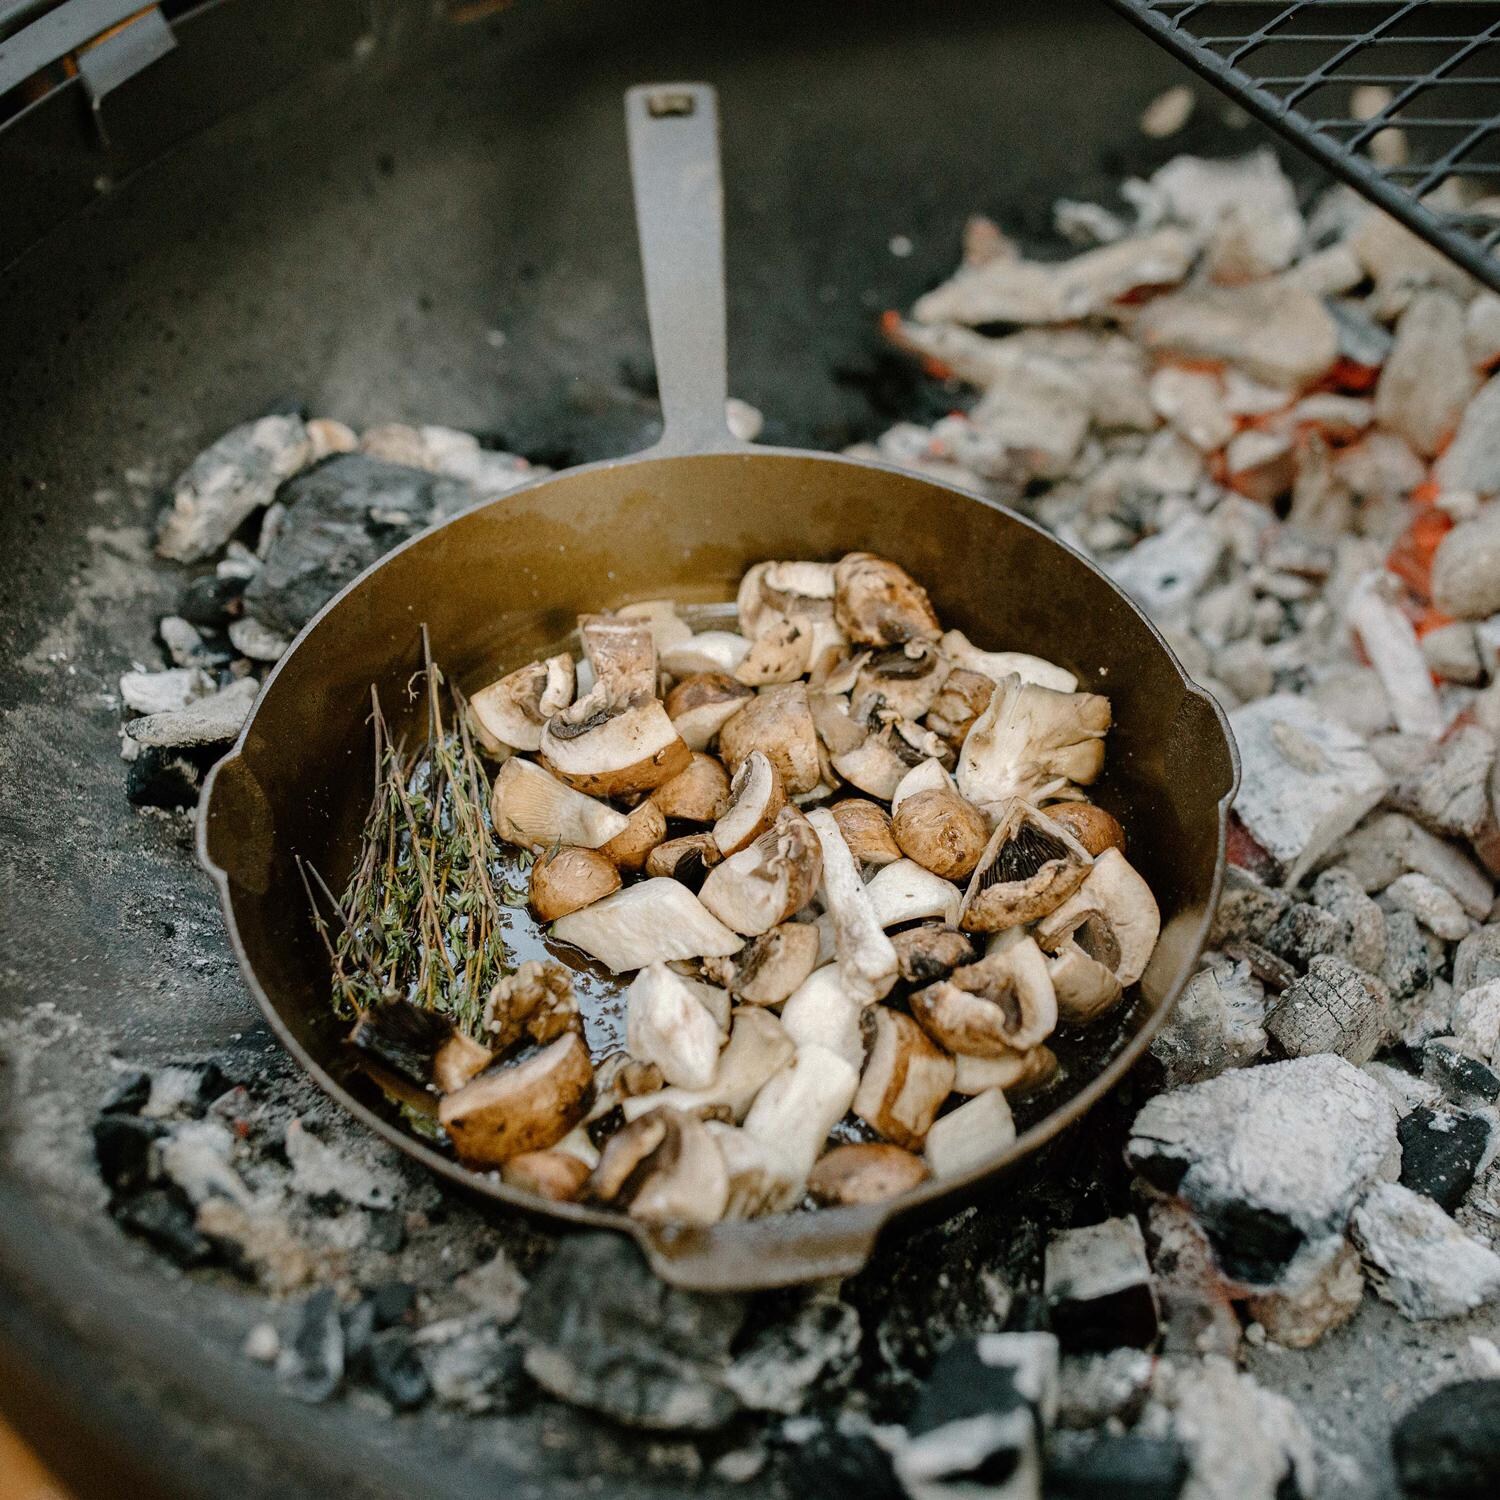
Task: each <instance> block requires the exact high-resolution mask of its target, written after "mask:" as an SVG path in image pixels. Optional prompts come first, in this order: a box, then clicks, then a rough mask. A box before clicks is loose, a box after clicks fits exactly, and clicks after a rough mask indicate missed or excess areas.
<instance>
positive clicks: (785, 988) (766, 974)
mask: <svg viewBox="0 0 1500 1500" xmlns="http://www.w3.org/2000/svg"><path fill="white" fill-rule="evenodd" d="M817 961H818V929H817V927H816V926H814V925H813V924H812V923H810V922H782V923H781V924H780V925H779V926H776V927H773V928H772V929H771V930H770V931H769V932H766V933H762V934H761V936H760V937H758V938H756V939H755V940H754V941H753V942H749V943H746V944H745V946H744V947H743V948H741V949H740V951H739V952H738V953H737V954H735V956H734V957H733V958H710V959H705V960H704V963H703V971H704V973H705V974H706V975H707V976H708V977H709V978H710V979H711V980H713V982H714V983H715V984H721V985H723V986H724V988H725V989H726V990H728V991H729V993H730V994H731V995H733V996H734V997H735V998H736V999H738V1000H743V1001H744V1002H745V1003H746V1004H747V1005H780V1004H781V1002H782V1001H783V1000H785V999H786V998H787V996H789V995H790V994H791V993H792V991H793V990H795V989H796V988H797V986H798V985H799V984H801V983H802V981H803V980H804V979H806V978H807V976H808V975H809V974H811V973H812V971H813V966H814V965H815V964H816V963H817Z"/></svg>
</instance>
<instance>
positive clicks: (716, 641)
mask: <svg viewBox="0 0 1500 1500" xmlns="http://www.w3.org/2000/svg"><path fill="white" fill-rule="evenodd" d="M749 650H750V642H749V641H747V640H746V639H745V637H744V636H742V635H738V634H736V633H735V632H734V631H732V630H700V631H699V632H698V634H697V635H695V636H691V637H689V638H688V639H687V640H685V641H679V642H677V643H675V644H674V645H671V646H665V647H663V648H662V652H661V665H662V668H663V669H664V670H665V671H668V672H670V673H671V674H672V675H673V676H674V677H681V678H683V679H684V680H689V679H690V678H691V677H693V676H695V675H702V674H705V673H706V674H709V675H711V676H715V677H720V676H722V677H726V678H727V679H728V680H729V681H730V682H734V677H733V675H732V674H733V672H734V669H735V668H736V667H737V666H739V664H740V663H741V662H742V661H744V659H745V656H746V653H747V652H748V651H749ZM734 685H735V686H736V687H740V686H741V684H740V683H737V682H735V683H734ZM679 686H681V684H679ZM673 717H674V718H675V717H676V715H675V714H674V715H673ZM699 748H702V747H701V746H700V747H699Z"/></svg>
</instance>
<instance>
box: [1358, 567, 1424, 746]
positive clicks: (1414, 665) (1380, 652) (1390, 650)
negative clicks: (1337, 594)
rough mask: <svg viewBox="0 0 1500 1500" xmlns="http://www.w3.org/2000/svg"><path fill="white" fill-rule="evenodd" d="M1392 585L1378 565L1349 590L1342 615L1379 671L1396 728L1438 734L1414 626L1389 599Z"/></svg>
mask: <svg viewBox="0 0 1500 1500" xmlns="http://www.w3.org/2000/svg"><path fill="white" fill-rule="evenodd" d="M1392 584H1393V579H1392V577H1391V575H1390V574H1389V573H1387V572H1385V571H1384V570H1383V569H1377V570H1372V571H1371V572H1370V573H1368V574H1366V575H1365V577H1364V578H1362V579H1361V580H1360V581H1359V583H1358V584H1357V585H1356V586H1355V588H1354V589H1353V590H1352V591H1351V593H1350V595H1349V599H1348V602H1347V604H1346V606H1345V616H1346V618H1347V619H1348V622H1349V628H1350V629H1351V630H1352V631H1353V632H1354V633H1355V634H1356V635H1357V636H1358V637H1359V641H1360V644H1361V645H1362V646H1363V647H1364V651H1365V655H1366V656H1368V657H1369V659H1370V663H1371V665H1372V666H1373V667H1374V668H1375V670H1376V671H1377V672H1378V673H1379V674H1380V680H1381V682H1382V683H1383V684H1384V685H1385V692H1386V698H1387V699H1388V700H1389V702H1390V705H1391V712H1392V713H1393V715H1394V716H1395V720H1396V727H1397V729H1399V730H1400V731H1401V732H1402V733H1403V734H1415V735H1421V736H1423V737H1424V738H1426V739H1431V738H1433V737H1434V736H1436V735H1438V734H1440V733H1442V730H1443V726H1444V725H1445V724H1446V723H1447V718H1446V716H1445V714H1444V713H1443V708H1442V705H1441V704H1440V703H1439V702H1438V695H1437V689H1436V688H1435V687H1434V686H1433V682H1432V673H1431V671H1430V670H1429V668H1428V666H1427V660H1426V658H1425V657H1424V656H1423V655H1422V648H1421V645H1420V644H1419V643H1418V641H1417V633H1416V629H1415V628H1414V627H1413V625H1412V623H1411V621H1410V620H1409V619H1407V617H1406V615H1405V614H1404V613H1403V612H1402V611H1401V610H1400V609H1399V608H1398V607H1397V605H1396V603H1395V601H1394V599H1393V598H1392V592H1393V590H1392Z"/></svg>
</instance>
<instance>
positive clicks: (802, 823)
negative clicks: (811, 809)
mask: <svg viewBox="0 0 1500 1500" xmlns="http://www.w3.org/2000/svg"><path fill="white" fill-rule="evenodd" d="M818 846H819V840H818V839H817V838H816V837H815V836H814V834H813V830H812V829H811V828H810V827H809V825H808V820H807V819H806V818H805V817H804V816H803V815H802V814H801V813H800V812H798V811H797V809H796V808H794V807H783V808H782V810H781V811H780V812H779V813H778V814H777V816H776V821H775V823H773V824H772V825H771V827H770V828H769V829H767V831H766V832H765V833H763V834H761V836H760V837H759V838H758V839H756V840H755V842H754V843H753V844H751V845H750V846H749V847H748V848H746V849H741V850H740V851H739V853H738V854H732V855H730V856H729V858H728V859H726V860H725V861H724V862H723V863H722V864H720V865H717V866H715V867H714V869H713V870H712V871H711V872H710V873H709V877H708V879H707V880H705V881H704V882H703V889H702V890H701V892H700V893H699V895H700V898H701V900H702V902H703V904H704V906H706V907H707V908H708V910H709V911H711V912H712V913H713V914H714V916H716V917H717V918H718V919H719V920H720V921H721V922H723V923H724V924H725V925H726V926H727V927H731V928H733V929H734V931H736V932H742V933H744V934H745V935H746V936H748V937H756V936H758V935H759V934H761V933H763V932H769V931H770V930H771V928H773V927H775V926H776V924H777V923H778V922H784V921H785V920H786V919H787V918H788V917H790V916H794V915H795V914H796V913H797V912H799V911H801V910H802V908H803V907H804V906H806V905H807V903H808V902H809V901H811V900H812V898H813V896H814V894H815V893H816V891H817V888H818V877H819V875H820V874H821V873H822V867H823V856H822V854H821V852H820V850H819V847H818Z"/></svg>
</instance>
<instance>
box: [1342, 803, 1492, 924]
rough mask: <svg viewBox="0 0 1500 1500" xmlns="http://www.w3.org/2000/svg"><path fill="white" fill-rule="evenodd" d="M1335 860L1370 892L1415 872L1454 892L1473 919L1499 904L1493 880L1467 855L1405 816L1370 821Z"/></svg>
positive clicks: (1349, 839) (1383, 815) (1377, 816)
mask: <svg viewBox="0 0 1500 1500" xmlns="http://www.w3.org/2000/svg"><path fill="white" fill-rule="evenodd" d="M1335 857H1336V859H1337V861H1338V863H1339V864H1340V865H1342V866H1343V867H1344V868H1345V869H1346V870H1348V871H1349V873H1350V874H1351V875H1353V876H1354V878H1355V879H1356V880H1357V881H1359V883H1360V885H1361V886H1363V887H1364V889H1365V890H1366V891H1383V890H1384V889H1385V888H1386V887H1387V886H1388V885H1390V883H1391V882H1392V881H1393V880H1395V879H1397V877H1399V876H1401V875H1404V874H1406V873H1407V871H1412V872H1414V873H1416V874H1419V875H1425V876H1427V877H1428V879H1429V880H1435V881H1436V882H1437V883H1438V884H1439V885H1441V886H1443V887H1444V888H1445V889H1447V890H1449V891H1452V892H1453V894H1454V895H1455V896H1457V897H1458V899H1459V901H1460V902H1461V903H1462V904H1463V908H1464V910H1465V911H1467V912H1468V913H1469V915H1470V916H1471V917H1482V916H1484V914H1485V913H1486V912H1487V911H1488V910H1489V909H1490V904H1491V903H1492V902H1493V900H1494V887H1493V886H1492V885H1491V883H1490V879H1489V877H1488V876H1487V875H1485V873H1484V872H1483V871H1482V870H1481V869H1480V868H1479V866H1478V865H1476V864H1475V863H1474V861H1473V860H1472V859H1470V858H1469V857H1468V855H1466V854H1465V853H1464V852H1463V851H1462V850H1461V849H1459V848H1458V847H1457V846H1456V845H1455V844H1451V843H1449V842H1448V841H1447V840H1446V839H1441V838H1438V837H1437V835H1435V834H1431V833H1428V831H1427V830H1426V829H1425V828H1423V827H1422V826H1421V824H1420V823H1416V822H1413V821H1412V819H1410V818H1408V817H1407V816H1406V815H1405V814H1404V813H1395V812H1381V813H1377V814H1375V815H1374V816H1372V817H1370V818H1368V819H1367V820H1366V821H1365V822H1363V823H1361V824H1360V826H1359V827H1358V828H1356V829H1355V830H1354V832H1353V833H1351V834H1350V835H1349V836H1348V837H1347V838H1346V839H1344V840H1343V842H1342V843H1341V844H1340V845H1339V846H1338V848H1337V850H1336V851H1335Z"/></svg>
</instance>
